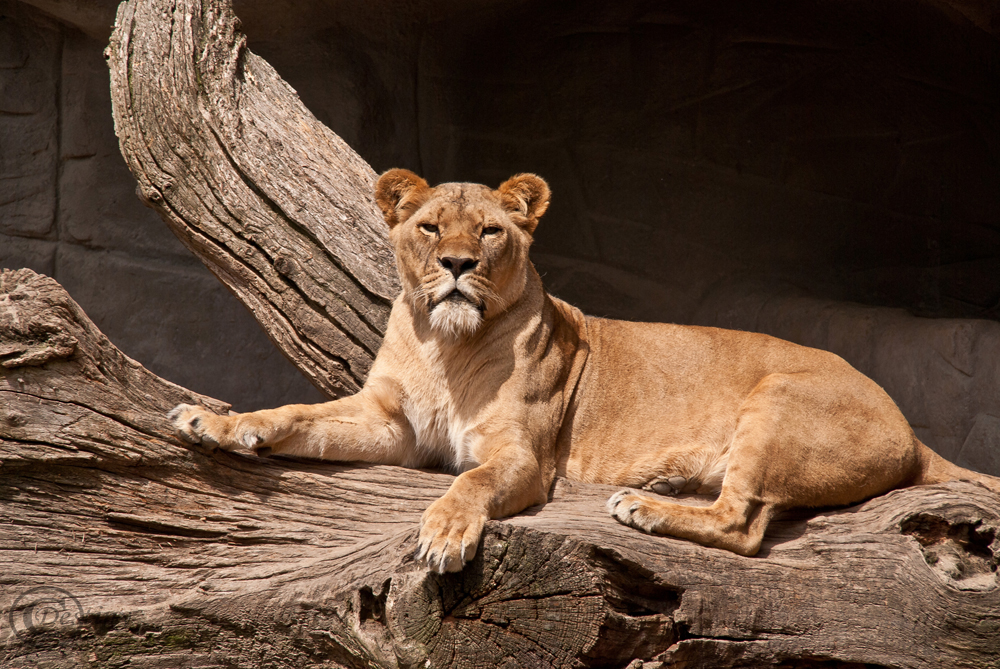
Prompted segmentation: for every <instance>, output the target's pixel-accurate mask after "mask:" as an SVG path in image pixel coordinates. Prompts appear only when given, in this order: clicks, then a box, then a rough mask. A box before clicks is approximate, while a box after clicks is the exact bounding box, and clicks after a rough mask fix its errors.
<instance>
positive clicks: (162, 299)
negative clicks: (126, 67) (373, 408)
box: [0, 2, 322, 411]
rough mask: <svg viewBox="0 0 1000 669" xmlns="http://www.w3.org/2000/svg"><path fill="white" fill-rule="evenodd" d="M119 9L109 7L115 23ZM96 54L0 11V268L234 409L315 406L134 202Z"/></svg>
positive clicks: (310, 392) (229, 299)
mask: <svg viewBox="0 0 1000 669" xmlns="http://www.w3.org/2000/svg"><path fill="white" fill-rule="evenodd" d="M116 4H117V3H107V5H108V6H107V11H110V12H111V16H112V17H113V11H114V8H115V6H116ZM111 22H112V20H111V19H109V20H108V25H110V23H111ZM103 49H104V42H103V41H102V40H99V39H95V38H92V37H87V36H85V35H83V34H82V33H80V32H78V31H77V30H75V29H73V28H72V27H68V26H65V25H61V24H59V23H56V22H55V21H52V20H51V19H48V18H46V17H45V16H44V15H42V14H41V13H40V12H38V11H37V10H35V9H34V8H31V7H28V6H27V5H25V4H21V3H15V2H0V267H4V268H10V269H16V268H20V267H29V268H31V269H34V270H36V271H38V272H42V273H44V274H47V275H49V276H53V277H55V278H57V279H58V280H60V281H61V282H62V283H63V285H65V286H66V287H67V288H68V289H69V290H70V292H71V293H72V294H73V296H74V298H76V299H77V300H79V301H80V303H81V304H84V305H85V308H86V309H87V310H88V312H89V313H90V316H91V317H92V318H93V319H94V320H95V321H96V322H97V324H98V326H99V327H100V328H102V329H103V330H104V331H105V332H107V333H108V334H109V335H110V336H111V338H112V339H113V340H114V342H115V343H116V344H117V345H118V346H120V347H121V348H122V350H124V351H126V352H127V353H128V354H129V355H130V356H132V357H134V358H135V359H137V360H139V361H140V362H141V363H143V364H144V365H146V366H148V367H149V368H150V369H152V370H154V371H155V372H156V373H158V374H160V375H162V376H163V377H164V378H167V379H169V380H171V381H174V382H176V383H179V384H181V385H183V386H186V387H188V388H191V389H194V390H197V391H199V392H202V393H204V394H207V395H211V396H214V397H218V398H220V399H225V400H226V401H228V402H230V403H232V404H233V405H234V407H235V408H236V409H237V410H241V411H242V410H252V409H260V408H266V407H271V406H277V405H280V404H286V403H289V402H315V401H320V400H321V399H322V396H321V395H320V393H319V392H318V391H316V390H315V389H314V388H313V387H312V386H311V385H310V384H309V383H308V382H307V381H306V380H305V378H304V377H302V375H301V374H300V373H299V372H298V370H296V369H295V368H294V367H292V366H291V364H290V363H288V361H287V360H285V359H284V357H282V355H281V354H280V353H279V352H278V351H277V350H276V349H275V348H274V346H273V345H272V344H271V342H270V341H269V340H268V339H267V337H266V336H265V335H264V333H263V332H262V331H261V330H260V328H259V327H257V325H256V323H255V322H254V320H253V318H252V317H251V315H250V313H249V312H248V311H247V310H246V308H245V307H244V306H243V305H242V304H240V302H239V301H238V300H237V299H236V298H235V297H233V296H232V295H231V294H230V293H229V292H228V291H227V290H226V289H225V288H224V287H223V286H222V284H220V283H219V282H218V281H217V280H216V279H215V277H214V276H212V275H211V274H210V273H209V272H208V270H207V269H205V267H204V266H202V265H201V264H200V263H199V262H198V261H197V260H195V259H194V258H193V256H191V254H190V253H189V252H188V251H187V249H185V248H184V247H183V246H182V245H181V243H180V242H179V241H178V240H177V238H176V237H174V235H173V234H172V233H171V232H170V230H169V229H168V228H167V227H166V226H165V225H164V224H163V221H161V220H160V218H159V217H158V216H157V215H156V214H154V213H153V212H152V211H150V210H148V209H146V208H145V207H143V206H142V204H141V203H140V202H139V200H138V198H137V197H136V195H135V180H134V179H133V178H132V175H131V174H129V171H128V169H127V168H126V166H125V164H124V161H123V160H122V157H121V154H120V152H119V150H118V141H117V139H116V137H115V134H114V125H113V122H112V118H111V100H110V94H109V91H108V71H107V66H106V64H105V62H104V59H103V57H102V55H101V54H102V51H103Z"/></svg>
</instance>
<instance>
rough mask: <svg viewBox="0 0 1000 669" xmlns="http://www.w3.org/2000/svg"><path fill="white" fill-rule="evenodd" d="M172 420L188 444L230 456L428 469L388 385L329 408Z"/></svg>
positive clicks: (183, 409) (179, 415) (188, 414)
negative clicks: (419, 459)
mask: <svg viewBox="0 0 1000 669" xmlns="http://www.w3.org/2000/svg"><path fill="white" fill-rule="evenodd" d="M170 418H171V420H172V421H173V423H174V428H175V429H176V430H177V433H178V435H179V436H181V437H182V438H183V439H186V440H187V441H190V442H194V443H203V444H206V445H210V446H218V447H219V448H222V449H224V450H228V451H237V452H246V453H258V454H263V453H264V452H269V453H274V454H285V455H297V456H302V457H312V458H322V459H326V460H340V461H361V462H376V463H382V464H400V465H410V466H413V465H419V464H423V463H421V462H416V461H414V460H415V459H416V458H417V454H416V452H415V449H414V448H413V443H414V436H413V430H412V428H411V427H410V425H409V423H408V422H407V420H406V417H405V416H404V415H403V411H402V409H401V407H400V401H399V393H398V388H397V387H396V386H395V384H394V383H392V382H391V381H386V380H375V381H374V382H370V383H369V384H368V385H366V386H365V388H364V389H363V390H362V391H361V392H359V393H358V394H356V395H352V396H350V397H345V398H343V399H339V400H335V401H333V402H326V403H324V404H312V405H310V404H289V405H287V406H283V407H279V408H277V409H265V410H263V411H254V412H250V413H245V414H234V415H231V416H219V415H217V414H214V413H212V412H210V411H208V410H207V409H204V408H202V407H195V406H191V405H187V404H182V405H180V406H178V407H176V408H175V409H174V410H173V411H171V412H170Z"/></svg>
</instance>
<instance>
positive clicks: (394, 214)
mask: <svg viewBox="0 0 1000 669" xmlns="http://www.w3.org/2000/svg"><path fill="white" fill-rule="evenodd" d="M429 192H430V186H428V185H427V182H426V181H424V180H423V179H421V178H420V177H418V176H417V175H416V174H414V173H413V172H411V171H410V170H403V169H399V168H398V167H397V168H394V169H391V170H389V171H387V172H385V173H384V174H383V175H382V176H380V177H379V178H378V183H376V184H375V202H376V203H377V204H378V207H379V209H381V210H382V215H383V216H384V217H385V222H386V223H388V224H389V229H390V230H391V229H392V228H394V227H396V226H397V225H399V224H400V223H402V222H403V221H405V220H406V219H408V218H409V217H410V216H412V215H413V212H415V211H416V210H417V209H419V208H420V205H422V204H423V203H424V202H425V201H426V200H427V194H428V193H429Z"/></svg>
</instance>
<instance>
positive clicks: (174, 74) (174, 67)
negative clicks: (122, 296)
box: [105, 0, 399, 397]
mask: <svg viewBox="0 0 1000 669" xmlns="http://www.w3.org/2000/svg"><path fill="white" fill-rule="evenodd" d="M105 53H106V55H107V57H108V62H109V65H110V68H111V97H112V103H113V108H114V116H115V130H116V132H117V134H118V138H119V141H120V142H121V149H122V154H123V155H124V156H125V160H126V161H127V162H128V166H129V168H130V169H131V170H132V174H133V175H135V177H136V179H137V180H138V182H139V183H138V187H137V193H138V195H139V196H140V198H142V199H143V201H144V202H146V203H147V204H148V205H149V206H151V207H152V208H153V209H155V210H156V211H157V212H159V214H160V215H161V216H162V217H163V219H164V220H165V221H166V222H167V224H168V225H169V226H170V228H171V229H172V230H173V231H174V233H175V234H176V235H177V236H178V237H179V238H180V239H181V241H182V242H183V243H184V244H185V245H186V246H187V247H188V248H189V249H190V250H191V251H192V252H193V253H194V254H195V255H197V256H198V257H199V258H201V260H202V261H203V262H204V263H205V264H206V265H207V266H208V268H209V269H210V270H212V272H213V273H215V275H216V276H217V277H218V278H219V280H220V281H222V282H223V283H224V284H225V285H226V286H228V287H229V289H230V290H232V291H233V292H234V293H235V294H236V296H237V297H239V299H240V300H242V301H243V303H244V304H246V305H247V306H248V307H249V308H250V310H251V312H253V314H254V316H255V317H256V318H257V320H258V322H260V324H261V326H262V327H263V328H264V330H265V331H266V332H267V334H268V336H270V338H271V340H272V341H273V342H274V343H275V345H276V346H278V348H280V349H281V351H282V352H283V353H284V354H285V355H286V356H288V358H289V359H290V360H291V361H292V362H293V363H294V364H295V365H296V366H297V367H298V368H299V369H300V370H302V372H303V373H304V374H305V375H306V377H307V378H309V380H310V381H312V383H313V384H314V385H316V387H317V388H319V389H320V390H322V391H323V392H324V393H326V394H327V395H328V396H330V397H337V396H341V395H345V394H351V393H354V392H357V390H358V389H359V388H360V387H361V384H362V383H363V382H364V379H365V377H366V376H367V374H368V370H369V368H370V366H371V362H372V360H373V359H374V357H375V352H376V351H377V350H378V346H379V343H380V342H381V339H382V333H383V332H384V330H385V324H386V320H387V318H388V315H389V308H390V305H391V302H392V299H393V298H394V297H395V296H396V293H397V292H398V290H399V284H398V281H397V279H396V272H395V264H394V261H393V256H392V249H391V248H390V246H389V242H388V235H387V233H388V231H387V229H386V226H385V223H384V222H383V220H382V216H381V214H380V213H379V211H378V208H377V207H376V205H375V202H374V199H373V197H372V193H373V190H374V183H375V176H376V175H375V173H374V171H373V170H372V169H371V167H370V166H369V165H368V164H367V163H366V162H365V161H364V160H362V159H361V157H359V156H358V155H357V154H356V153H355V152H354V151H353V150H351V148H350V147H349V146H347V144H345V143H344V141H343V140H341V139H340V138H339V137H337V136H336V135H335V134H334V133H333V132H331V131H330V130H329V129H328V128H327V127H326V126H324V125H323V124H321V123H320V122H319V121H318V120H316V118H315V117H314V116H313V115H312V114H311V113H310V112H309V110H308V109H306V108H305V106H303V104H302V102H301V101H300V100H299V98H298V96H297V95H296V93H295V91H294V90H292V88H291V87H290V86H288V84H286V83H285V82H284V81H282V79H281V78H280V77H279V76H278V75H277V74H276V73H275V71H274V70H273V69H272V68H271V66H270V65H268V64H267V63H266V62H264V61H263V60H261V59H260V58H258V57H257V56H255V55H254V54H253V53H251V52H250V50H249V49H247V47H246V37H245V36H244V35H243V34H242V33H240V32H239V19H237V18H236V16H235V15H234V14H233V12H232V9H231V7H230V4H229V3H228V2H221V1H218V0H214V1H212V0H210V1H208V2H205V3H201V2H199V1H198V0H181V1H179V2H173V1H172V0H170V1H166V0H152V1H148V0H143V1H141V2H140V1H133V2H124V3H122V5H121V6H120V7H119V8H118V17H117V19H116V22H115V31H114V34H113V35H112V37H111V44H110V45H109V47H108V49H107V51H106V52H105Z"/></svg>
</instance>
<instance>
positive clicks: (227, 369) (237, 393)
mask: <svg viewBox="0 0 1000 669" xmlns="http://www.w3.org/2000/svg"><path fill="white" fill-rule="evenodd" d="M55 269H56V271H55V275H56V276H57V277H59V281H60V282H61V283H62V284H63V286H64V287H65V288H66V289H67V291H69V293H70V294H71V295H72V296H73V299H75V300H76V301H77V302H78V303H79V304H80V306H81V307H83V309H84V311H86V312H87V315H88V316H90V317H91V318H92V319H93V320H94V322H95V323H101V324H102V325H101V328H102V330H103V332H104V333H105V334H106V335H108V337H109V338H110V339H111V341H123V342H128V343H129V350H128V354H129V356H130V357H133V358H135V359H136V360H138V361H140V362H141V363H142V364H143V365H144V366H146V367H147V368H148V369H149V370H150V371H152V372H153V373H155V374H162V375H164V377H165V378H167V379H169V380H170V381H173V382H175V383H178V384H180V385H182V386H184V387H185V388H196V389H197V390H198V392H201V393H203V394H206V395H208V396H210V397H216V398H220V399H223V400H224V401H226V402H229V403H230V404H232V405H233V408H234V409H235V410H236V411H247V410H253V409H262V408H268V407H271V406H278V405H281V404H289V403H297V402H319V401H322V400H323V396H322V395H320V393H319V391H317V390H315V389H314V388H312V387H311V386H309V385H308V384H306V383H305V380H304V379H303V378H302V377H301V375H299V374H298V372H297V371H296V370H295V369H294V368H292V367H291V365H290V364H289V362H288V361H287V360H285V358H284V357H283V356H282V355H281V353H280V352H279V351H278V349H276V348H275V347H274V346H273V345H272V344H271V342H270V341H269V340H268V339H267V337H266V336H265V335H264V333H263V332H262V331H261V329H260V328H259V327H258V326H257V324H256V322H255V321H254V320H253V318H252V317H251V315H250V313H249V312H248V311H247V310H246V308H244V306H243V305H242V304H240V303H239V301H237V300H236V299H235V298H234V297H233V296H232V295H231V294H230V293H229V292H228V291H226V290H225V289H223V290H220V287H221V284H220V283H219V281H218V280H217V279H216V278H215V277H214V276H212V275H211V274H209V273H208V272H207V271H205V270H204V268H202V267H195V268H186V267H178V266H176V265H173V264H170V263H167V262H162V261H151V260H137V259H135V258H133V257H130V256H128V255H124V254H118V253H111V252H94V251H90V250H88V249H84V248H81V247H79V246H76V245H71V244H66V245H63V246H62V248H61V249H60V251H59V253H58V255H57V260H56V268H55ZM303 386H304V388H303Z"/></svg>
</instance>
